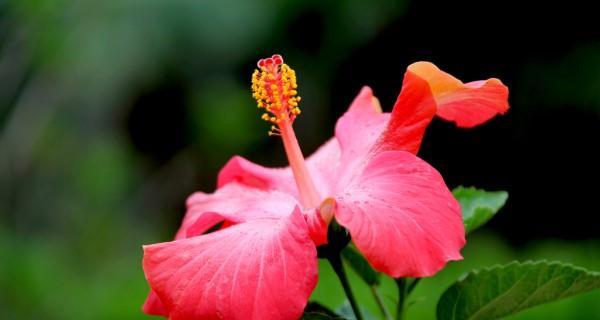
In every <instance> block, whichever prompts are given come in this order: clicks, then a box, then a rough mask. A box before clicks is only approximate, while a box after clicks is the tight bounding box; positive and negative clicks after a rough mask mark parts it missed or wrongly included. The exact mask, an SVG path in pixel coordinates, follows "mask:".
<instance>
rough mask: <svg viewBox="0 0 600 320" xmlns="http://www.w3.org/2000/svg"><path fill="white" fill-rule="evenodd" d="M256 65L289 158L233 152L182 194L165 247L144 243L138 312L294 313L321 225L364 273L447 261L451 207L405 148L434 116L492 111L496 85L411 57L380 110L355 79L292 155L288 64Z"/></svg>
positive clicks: (321, 236)
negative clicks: (324, 127) (277, 162)
mask: <svg viewBox="0 0 600 320" xmlns="http://www.w3.org/2000/svg"><path fill="white" fill-rule="evenodd" d="M258 67H259V70H256V71H255V73H254V74H253V77H252V89H253V96H254V98H255V99H256V101H257V104H258V107H259V108H261V109H263V110H264V111H265V113H264V114H263V115H262V118H263V119H264V120H266V121H268V122H270V123H271V124H272V127H271V131H270V133H271V134H272V135H278V136H280V137H281V139H282V141H283V144H284V147H285V151H286V155H287V157H288V160H289V163H290V166H289V167H287V168H276V169H271V168H265V167H262V166H259V165H256V164H254V163H251V162H249V161H248V160H245V159H243V158H241V157H234V158H232V159H231V160H230V161H229V162H228V163H227V164H226V165H225V167H224V168H223V169H222V170H221V172H220V173H219V178H218V190H217V191H216V192H215V193H213V194H205V193H201V192H198V193H196V194H194V195H192V196H191V197H190V198H189V199H188V202H187V204H188V212H187V213H186V216H185V218H184V221H183V223H182V226H181V228H180V230H179V231H178V233H177V235H176V239H175V241H171V242H166V243H159V244H153V245H149V246H145V247H144V260H143V267H144V272H145V274H146V278H147V280H148V282H149V284H150V287H151V288H152V292H151V293H150V296H149V298H148V300H147V302H146V304H145V306H144V310H145V312H147V313H150V314H160V315H164V316H167V317H169V318H170V319H175V320H176V319H205V318H206V319H213V318H223V319H294V318H298V317H300V315H301V314H302V311H303V309H304V307H305V305H306V303H307V301H308V298H309V296H310V294H311V292H312V290H313V289H314V287H315V285H316V282H317V250H316V247H317V246H319V245H323V244H324V243H325V242H326V241H327V240H326V239H327V236H326V235H327V227H328V225H329V224H330V223H331V221H332V220H333V219H335V220H336V221H337V223H339V224H340V225H342V226H344V227H345V228H346V229H348V230H349V232H350V235H351V238H352V241H353V242H354V244H355V245H356V247H357V248H358V249H359V250H360V251H361V252H362V253H363V254H364V256H365V257H366V259H367V260H368V261H369V263H370V264H371V265H372V266H373V268H375V269H376V270H378V271H381V272H384V273H386V274H388V275H390V276H392V277H395V278H399V277H426V276H431V275H433V274H435V273H436V272H438V271H439V270H440V269H441V268H443V267H444V265H445V264H446V263H447V262H448V261H450V260H458V259H461V255H460V249H461V248H462V247H463V246H464V244H465V232H464V227H463V222H462V217H461V212H460V206H459V205H458V203H457V201H456V200H455V199H454V198H453V196H452V194H451V192H450V191H449V190H448V187H447V186H446V184H445V183H444V180H443V179H442V177H441V175H440V174H439V173H438V172H437V171H436V170H435V169H434V168H433V167H431V166H430V165H429V164H427V163H426V162H425V161H423V160H421V159H419V158H418V157H417V156H416V153H417V152H418V150H419V146H420V144H421V140H422V138H423V134H424V132H425V129H426V128H427V126H428V125H429V123H430V122H431V120H432V118H433V117H434V116H435V115H438V116H439V117H441V118H442V119H445V120H449V121H453V122H455V123H456V125H457V126H459V127H473V126H476V125H479V124H481V123H484V122H485V121H487V120H489V119H491V118H492V117H494V116H495V115H497V114H503V113H505V112H506V111H507V110H508V102H507V98H508V89H507V88H506V87H505V86H504V85H503V84H502V83H501V82H500V81H499V80H497V79H489V80H486V81H475V82H470V83H466V84H464V83H462V82H461V81H459V80H458V79H456V78H454V77H452V76H451V75H449V74H447V73H445V72H443V71H441V70H439V69H438V68H437V67H436V66H434V65H433V64H431V63H428V62H417V63H414V64H412V65H410V66H409V67H408V70H407V72H406V74H405V76H404V82H403V86H402V90H401V92H400V95H399V97H398V99H397V101H396V103H395V105H394V108H393V110H392V112H391V113H383V112H382V111H381V107H380V105H379V103H378V101H377V99H376V98H375V97H374V96H373V94H372V91H371V89H370V88H368V87H364V88H363V89H362V90H361V92H360V93H359V94H358V96H357V97H356V99H355V100H354V102H353V103H352V104H351V106H350V108H349V110H348V111H347V112H346V113H345V114H344V115H343V116H342V117H341V118H340V119H339V120H338V122H337V124H336V128H335V136H334V137H333V138H331V139H330V140H329V141H327V142H326V143H325V144H324V145H323V146H322V147H321V148H320V149H319V150H317V152H315V153H314V154H313V155H312V156H310V157H309V158H307V159H306V161H305V159H304V157H303V156H302V153H301V150H300V147H299V145H298V142H297V140H296V137H295V134H294V131H293V129H292V124H293V122H294V120H295V118H296V117H297V116H298V115H299V114H300V109H299V102H300V97H298V92H297V83H296V75H295V73H294V71H293V70H292V69H291V68H290V67H289V66H288V65H286V64H285V63H284V62H283V58H282V57H281V56H279V55H274V56H272V57H270V58H267V59H262V60H260V61H259V63H258ZM215 228H216V229H219V230H218V231H215V232H208V231H209V230H213V229H215Z"/></svg>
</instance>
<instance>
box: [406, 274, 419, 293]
mask: <svg viewBox="0 0 600 320" xmlns="http://www.w3.org/2000/svg"><path fill="white" fill-rule="evenodd" d="M419 281H421V278H414V279H413V280H412V282H411V283H410V284H409V285H408V289H406V294H407V295H408V294H410V293H411V292H412V291H413V290H414V289H415V287H416V286H417V284H419Z"/></svg>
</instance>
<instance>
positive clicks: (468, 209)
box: [452, 186, 508, 233]
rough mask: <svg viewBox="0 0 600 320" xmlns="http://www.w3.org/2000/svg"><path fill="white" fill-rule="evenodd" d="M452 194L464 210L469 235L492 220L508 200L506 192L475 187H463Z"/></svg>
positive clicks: (466, 229)
mask: <svg viewBox="0 0 600 320" xmlns="http://www.w3.org/2000/svg"><path fill="white" fill-rule="evenodd" d="M452 194H454V197H455V198H456V200H458V202H459V203H460V206H461V208H462V215H463V221H464V223H465V231H466V232H467V233H469V232H471V231H473V230H475V229H477V228H479V227H480V226H482V225H483V224H484V223H486V222H487V221H488V220H490V219H491V218H492V217H493V216H494V215H495V214H496V212H498V210H500V208H502V207H503V206H504V203H506V199H508V192H506V191H485V190H482V189H476V188H474V187H469V188H465V187H463V186H460V187H457V188H455V189H454V190H452Z"/></svg>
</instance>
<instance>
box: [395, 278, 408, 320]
mask: <svg viewBox="0 0 600 320" xmlns="http://www.w3.org/2000/svg"><path fill="white" fill-rule="evenodd" d="M396 286H397V287H398V308H397V309H396V320H402V319H403V318H404V304H405V303H406V295H407V290H406V279H403V278H399V279H396Z"/></svg>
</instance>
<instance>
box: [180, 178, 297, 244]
mask: <svg viewBox="0 0 600 320" xmlns="http://www.w3.org/2000/svg"><path fill="white" fill-rule="evenodd" d="M296 204H297V201H296V199H295V198H294V197H292V196H291V195H289V194H286V193H284V192H279V191H276V190H261V189H256V188H251V187H248V186H245V185H243V184H240V183H237V182H234V183H230V184H227V185H225V186H224V187H222V188H220V189H217V191H216V192H214V193H213V194H206V193H203V192H196V193H194V194H192V195H191V196H190V197H189V198H188V200H187V207H188V209H187V212H186V214H185V217H184V218H183V222H182V224H181V228H180V230H179V231H178V232H177V236H176V237H175V238H176V239H181V238H187V237H191V236H195V235H200V234H202V233H204V232H206V231H207V230H208V229H210V228H211V227H213V226H214V225H216V224H217V223H219V222H221V221H224V220H225V221H229V222H230V223H239V222H244V221H249V220H255V219H263V218H282V217H286V216H288V215H289V214H290V212H292V211H293V210H294V207H295V206H296Z"/></svg>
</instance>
